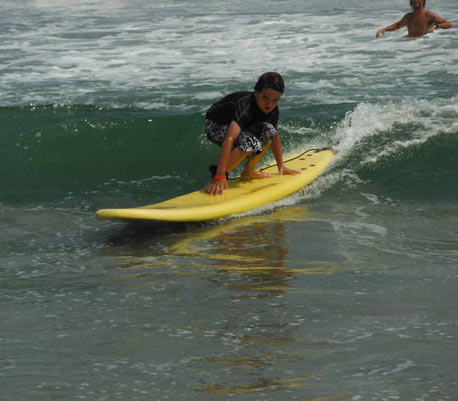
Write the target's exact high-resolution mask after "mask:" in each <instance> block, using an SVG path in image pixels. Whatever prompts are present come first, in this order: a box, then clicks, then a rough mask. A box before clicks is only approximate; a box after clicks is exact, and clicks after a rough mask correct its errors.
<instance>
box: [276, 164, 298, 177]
mask: <svg viewBox="0 0 458 401" xmlns="http://www.w3.org/2000/svg"><path fill="white" fill-rule="evenodd" d="M278 172H279V173H280V175H284V174H289V175H295V174H300V173H301V172H300V171H297V170H291V169H290V168H288V167H286V166H285V165H284V164H282V165H280V166H278Z"/></svg>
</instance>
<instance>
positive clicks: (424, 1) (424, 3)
mask: <svg viewBox="0 0 458 401" xmlns="http://www.w3.org/2000/svg"><path fill="white" fill-rule="evenodd" d="M412 3H413V0H410V5H411V6H412ZM425 6H426V0H423V7H425Z"/></svg>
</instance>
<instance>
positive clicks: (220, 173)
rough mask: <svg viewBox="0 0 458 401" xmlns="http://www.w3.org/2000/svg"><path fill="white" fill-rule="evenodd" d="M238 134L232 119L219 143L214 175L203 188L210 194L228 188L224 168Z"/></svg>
mask: <svg viewBox="0 0 458 401" xmlns="http://www.w3.org/2000/svg"><path fill="white" fill-rule="evenodd" d="M239 135H240V127H239V125H238V124H237V123H236V122H235V121H232V122H231V124H230V125H229V128H228V129H227V133H226V137H225V138H224V141H223V144H222V145H221V152H220V154H219V159H218V167H217V169H216V174H215V177H214V178H213V179H212V182H211V183H210V184H209V185H208V186H207V187H206V189H205V190H206V191H207V192H208V193H209V194H210V195H220V194H222V193H223V191H224V190H225V189H227V188H228V185H227V180H226V169H227V165H228V163H229V157H230V154H231V151H232V146H233V144H234V142H235V140H236V139H237V138H238V136H239Z"/></svg>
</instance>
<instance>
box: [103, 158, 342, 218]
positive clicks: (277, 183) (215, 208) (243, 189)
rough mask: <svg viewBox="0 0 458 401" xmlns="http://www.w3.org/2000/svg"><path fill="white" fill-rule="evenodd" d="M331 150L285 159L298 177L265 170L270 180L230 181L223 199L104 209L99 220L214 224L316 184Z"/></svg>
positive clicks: (203, 196)
mask: <svg viewBox="0 0 458 401" xmlns="http://www.w3.org/2000/svg"><path fill="white" fill-rule="evenodd" d="M333 156H334V152H333V150H331V149H310V150H307V151H305V152H303V153H300V154H298V155H295V156H292V157H289V158H286V160H285V161H284V163H285V165H286V166H287V167H288V168H291V169H294V170H299V171H300V172H301V173H300V174H298V175H279V174H278V169H277V165H276V164H273V165H270V166H266V167H263V168H262V169H261V170H262V171H264V172H266V173H271V174H275V175H274V176H273V177H270V178H263V179H259V180H252V181H241V180H240V179H239V178H237V179H230V180H229V181H228V184H229V189H227V190H226V191H224V193H223V194H222V195H209V194H207V193H206V192H205V191H204V190H203V189H201V190H199V191H195V192H191V193H189V194H186V195H181V196H178V197H176V198H172V199H169V200H166V201H163V202H159V203H155V204H152V205H147V206H140V207H135V208H127V209H101V210H98V211H97V213H96V217H97V218H103V219H127V220H129V219H134V220H157V221H173V222H191V221H205V220H215V219H218V218H222V217H227V216H230V215H233V214H239V213H243V212H246V211H248V210H251V209H255V208H257V207H260V206H264V205H266V204H269V203H272V202H275V201H278V200H280V199H282V198H285V197H287V196H289V195H291V194H293V193H294V192H297V191H298V190H300V189H301V188H302V187H304V186H305V185H307V184H309V183H310V182H311V181H313V180H314V179H315V178H316V177H317V176H318V175H319V174H320V173H321V172H322V171H323V170H324V169H325V168H326V167H327V166H328V164H329V163H330V162H331V160H332V158H333Z"/></svg>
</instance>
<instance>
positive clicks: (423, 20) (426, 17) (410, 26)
mask: <svg viewBox="0 0 458 401" xmlns="http://www.w3.org/2000/svg"><path fill="white" fill-rule="evenodd" d="M425 5H426V0H410V6H411V7H412V10H413V11H412V12H411V13H407V14H406V15H404V17H402V19H401V20H400V21H398V22H395V23H394V24H392V25H389V26H387V27H386V28H382V29H379V30H378V31H377V33H376V34H375V36H376V37H377V38H379V37H380V36H382V35H383V34H384V33H385V32H388V31H395V30H397V29H399V28H402V27H404V26H407V32H408V35H407V36H412V37H416V36H423V35H426V34H427V33H429V32H433V31H434V30H435V29H437V28H441V29H449V28H451V27H452V24H451V23H450V22H449V21H447V20H445V19H444V18H442V17H441V16H440V15H438V14H435V13H433V12H431V11H427V10H426V9H425Z"/></svg>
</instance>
